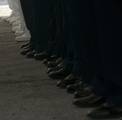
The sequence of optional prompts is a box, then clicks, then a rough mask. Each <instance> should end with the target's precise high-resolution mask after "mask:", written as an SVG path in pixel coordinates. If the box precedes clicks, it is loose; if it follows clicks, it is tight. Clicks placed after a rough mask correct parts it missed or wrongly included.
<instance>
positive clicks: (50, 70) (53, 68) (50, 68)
mask: <svg viewBox="0 0 122 120" xmlns="http://www.w3.org/2000/svg"><path fill="white" fill-rule="evenodd" d="M62 68H65V66H64V63H63V62H62V63H60V64H58V65H57V66H55V67H48V68H47V73H50V72H53V71H58V70H60V69H62Z"/></svg>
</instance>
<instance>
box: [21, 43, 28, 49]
mask: <svg viewBox="0 0 122 120" xmlns="http://www.w3.org/2000/svg"><path fill="white" fill-rule="evenodd" d="M29 45H30V42H27V43H26V44H24V45H22V46H21V47H20V48H24V47H27V46H29Z"/></svg>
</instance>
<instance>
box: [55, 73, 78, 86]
mask: <svg viewBox="0 0 122 120" xmlns="http://www.w3.org/2000/svg"><path fill="white" fill-rule="evenodd" d="M76 81H79V79H78V78H77V77H76V76H74V75H73V74H69V75H68V76H66V77H65V78H64V79H63V80H59V81H58V82H57V86H58V87H60V88H66V86H67V85H71V84H75V83H76Z"/></svg>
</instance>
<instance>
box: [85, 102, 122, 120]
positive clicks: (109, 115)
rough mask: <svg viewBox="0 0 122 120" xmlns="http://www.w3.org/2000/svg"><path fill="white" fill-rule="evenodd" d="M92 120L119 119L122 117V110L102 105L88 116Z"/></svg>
mask: <svg viewBox="0 0 122 120" xmlns="http://www.w3.org/2000/svg"><path fill="white" fill-rule="evenodd" d="M87 116H88V117H90V118H91V119H96V120H98V119H102V120H103V119H117V118H120V117H122V109H120V108H116V107H113V106H108V105H107V106H106V105H104V104H103V105H101V106H100V107H98V108H96V109H94V110H92V111H90V112H89V113H88V114H87Z"/></svg>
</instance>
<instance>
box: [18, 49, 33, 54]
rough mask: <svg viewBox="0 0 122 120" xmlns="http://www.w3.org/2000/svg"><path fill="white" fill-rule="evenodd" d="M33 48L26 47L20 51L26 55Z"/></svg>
mask: <svg viewBox="0 0 122 120" xmlns="http://www.w3.org/2000/svg"><path fill="white" fill-rule="evenodd" d="M31 51H32V50H31V49H30V48H28V49H24V50H22V51H21V52H20V54H21V55H26V54H27V53H28V52H31Z"/></svg>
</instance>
